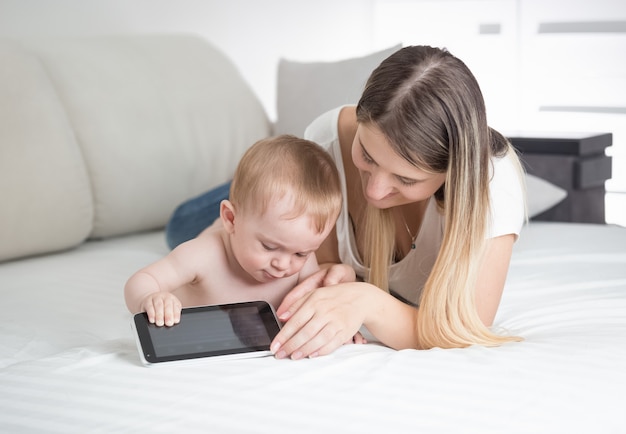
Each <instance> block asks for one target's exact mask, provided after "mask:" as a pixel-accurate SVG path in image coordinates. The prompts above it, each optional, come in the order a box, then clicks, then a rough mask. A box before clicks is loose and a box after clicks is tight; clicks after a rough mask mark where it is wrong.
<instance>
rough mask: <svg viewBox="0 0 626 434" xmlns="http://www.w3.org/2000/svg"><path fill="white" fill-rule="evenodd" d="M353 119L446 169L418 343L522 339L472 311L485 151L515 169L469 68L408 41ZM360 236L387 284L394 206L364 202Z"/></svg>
mask: <svg viewBox="0 0 626 434" xmlns="http://www.w3.org/2000/svg"><path fill="white" fill-rule="evenodd" d="M357 120H358V122H359V123H363V124H368V123H369V124H372V125H375V126H376V127H377V128H378V129H379V130H380V131H382V132H383V134H385V136H386V137H387V139H388V141H389V143H390V144H391V146H392V147H393V149H394V151H395V152H396V153H398V155H400V156H402V157H404V158H405V159H406V160H407V161H409V162H411V163H412V164H413V165H415V166H416V167H418V168H420V169H422V170H425V171H428V172H431V173H445V174H446V178H445V182H444V184H443V186H442V187H441V188H440V189H439V190H438V191H437V192H436V193H435V199H436V201H437V205H438V206H439V208H440V210H442V212H443V214H444V235H443V240H442V244H441V248H440V250H439V253H438V256H437V259H436V261H435V264H434V266H433V269H432V270H431V273H430V275H429V277H428V279H427V281H426V283H425V286H424V288H423V291H422V295H421V298H420V303H419V310H420V314H419V316H418V324H417V335H418V343H417V345H418V346H419V347H420V348H431V347H442V348H454V347H466V346H469V345H473V344H481V345H499V344H501V343H504V342H508V341H515V340H519V338H517V337H512V336H500V335H498V334H495V333H493V332H492V331H491V330H490V329H489V328H488V327H486V326H485V325H484V324H483V323H482V321H481V319H480V318H479V316H478V312H477V309H476V303H475V285H476V282H477V277H478V272H479V267H480V264H481V259H482V257H483V254H484V250H485V245H486V235H487V225H488V224H489V218H490V215H491V214H490V200H489V178H490V164H491V157H492V156H504V155H505V154H507V153H511V155H512V156H511V158H514V160H515V161H517V163H518V166H519V167H520V170H521V165H519V160H518V159H517V156H516V154H515V151H514V150H513V148H512V147H511V145H510V144H509V143H508V141H507V140H506V139H505V138H504V137H503V136H502V135H501V134H500V133H498V132H497V131H495V130H493V129H491V128H489V127H488V126H487V118H486V110H485V105H484V100H483V97H482V93H481V91H480V88H479V86H478V83H477V82H476V79H475V78H474V76H473V74H472V73H471V72H470V70H469V69H468V68H467V67H466V65H465V64H464V63H463V62H462V61H460V60H459V59H458V58H456V57H454V56H453V55H452V54H450V53H449V52H448V51H446V50H444V49H438V48H433V47H428V46H411V47H405V48H403V49H401V50H399V51H398V52H396V53H394V54H393V55H391V56H390V57H389V58H387V59H386V60H385V61H383V62H382V63H381V65H380V66H379V67H378V68H376V69H375V70H374V72H373V73H372V75H371V76H370V78H369V80H368V82H367V84H366V87H365V91H364V93H363V95H362V97H361V99H360V100H359V103H358V106H357ZM362 235H363V237H364V244H363V246H364V247H363V248H364V260H365V265H366V266H368V267H369V269H370V272H369V276H368V281H369V282H370V283H372V284H374V285H376V286H378V287H380V288H382V289H384V290H387V291H388V290H389V289H388V275H389V265H390V264H391V263H392V260H393V254H394V251H395V227H394V223H393V218H392V215H391V210H390V209H386V210H385V209H376V208H374V207H371V206H368V209H367V211H366V215H365V221H364V229H363V233H362ZM416 290H419V288H416Z"/></svg>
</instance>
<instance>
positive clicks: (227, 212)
mask: <svg viewBox="0 0 626 434" xmlns="http://www.w3.org/2000/svg"><path fill="white" fill-rule="evenodd" d="M220 219H221V220H222V225H223V226H224V229H226V232H227V233H229V234H230V233H232V232H233V231H234V230H235V206H234V205H233V204H232V202H231V201H230V200H228V199H224V200H223V201H222V202H220Z"/></svg>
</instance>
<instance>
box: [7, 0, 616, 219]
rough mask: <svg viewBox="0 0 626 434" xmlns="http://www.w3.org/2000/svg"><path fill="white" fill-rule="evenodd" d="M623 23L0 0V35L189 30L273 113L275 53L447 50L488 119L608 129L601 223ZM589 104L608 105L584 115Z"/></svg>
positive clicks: (400, 11) (266, 2)
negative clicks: (575, 26)
mask: <svg viewBox="0 0 626 434" xmlns="http://www.w3.org/2000/svg"><path fill="white" fill-rule="evenodd" d="M590 21H600V22H604V23H605V24H606V23H607V22H608V23H611V22H615V23H617V24H616V25H617V31H616V32H607V33H602V32H600V33H594V32H588V33H585V32H582V33H576V32H573V33H567V32H566V33H563V34H541V32H539V31H538V29H539V27H540V26H541V25H542V23H546V22H547V23H559V22H574V23H577V22H578V23H581V22H582V23H583V24H584V23H585V22H590ZM620 26H621V27H620ZM623 26H626V1H624V0H221V1H220V0H0V36H11V37H24V36H48V35H73V34H87V35H90V34H102V33H114V32H133V33H145V32H192V33H197V34H200V35H202V36H204V37H205V38H206V39H208V40H210V41H212V42H213V43H214V44H215V45H217V46H218V47H219V48H221V49H222V50H223V51H224V52H226V53H227V54H228V55H229V56H230V57H231V58H232V59H233V61H234V62H235V63H236V64H237V65H238V66H239V68H240V70H241V72H242V74H243V75H244V77H245V78H246V79H247V81H248V82H249V83H250V84H251V86H252V88H253V89H254V90H255V92H256V93H257V94H258V95H259V97H260V98H261V101H262V102H263V104H264V106H265V108H266V110H267V112H268V115H269V116H270V118H272V119H275V116H276V114H275V113H276V109H275V104H276V98H275V92H276V71H277V66H278V59H279V58H280V57H286V58H289V59H292V60H302V61H311V60H329V61H330V60H336V59H342V58H346V57H353V56H359V55H363V54H366V53H369V52H372V51H375V50H379V49H382V48H386V47H388V46H391V45H394V44H396V43H399V42H401V43H403V44H405V45H408V44H429V45H436V46H446V47H448V48H449V49H450V50H451V51H452V52H453V53H454V54H456V55H458V56H459V57H460V58H461V59H463V60H464V61H465V62H466V63H467V64H468V66H469V67H470V68H471V69H472V70H473V71H474V73H475V74H476V76H477V78H478V80H479V82H480V84H481V87H482V89H483V93H484V94H485V100H486V103H487V109H488V115H489V119H490V123H491V124H492V126H494V127H496V128H498V129H501V130H503V131H504V132H508V131H514V130H522V131H524V130H525V131H546V130H548V131H550V130H551V131H585V132H587V131H592V132H593V131H597V132H606V131H611V132H613V134H614V146H613V148H614V149H612V150H611V151H610V152H611V153H612V155H613V157H614V166H613V175H614V179H613V180H610V181H609V182H607V189H608V190H609V191H612V192H614V194H612V195H611V194H609V195H608V196H607V197H608V198H611V203H609V201H608V200H607V219H608V220H609V221H612V222H616V221H618V220H620V221H622V222H624V223H626V113H622V112H621V111H620V110H622V111H625V110H626V54H624V53H626V29H624V28H623ZM485 28H486V29H487V31H482V30H484V29H485ZM492 30H493V31H492ZM555 106H556V107H558V106H572V107H575V108H576V107H579V108H580V107H583V110H582V111H576V110H574V111H573V112H568V111H559V110H557V111H554V110H553V109H551V107H552V108H553V107H555ZM546 107H547V108H548V109H547V110H546ZM585 107H591V111H588V112H585ZM598 107H599V108H601V109H607V108H608V109H613V108H615V109H616V110H617V112H613V113H594V111H593V110H595V108H598ZM616 201H617V202H616ZM618 202H619V203H621V205H619V206H617V207H616V205H615V203H618Z"/></svg>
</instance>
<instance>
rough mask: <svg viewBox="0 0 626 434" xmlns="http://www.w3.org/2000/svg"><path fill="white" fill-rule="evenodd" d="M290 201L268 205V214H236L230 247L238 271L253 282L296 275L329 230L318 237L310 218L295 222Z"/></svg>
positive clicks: (302, 216) (300, 217) (285, 199)
mask: <svg viewBox="0 0 626 434" xmlns="http://www.w3.org/2000/svg"><path fill="white" fill-rule="evenodd" d="M291 211H292V205H291V199H290V198H289V197H284V198H282V199H280V200H277V201H276V200H275V201H272V202H271V203H270V206H269V207H268V209H267V211H266V212H265V213H263V214H258V213H251V212H247V213H238V214H237V216H236V218H235V230H234V232H233V234H232V235H231V246H232V249H233V253H234V254H235V257H236V258H237V260H238V261H239V264H240V265H241V267H242V268H243V269H244V270H245V271H246V272H247V273H248V274H250V276H252V277H253V278H254V279H255V280H256V281H258V282H261V283H267V282H271V281H274V280H276V279H281V278H284V277H289V276H292V275H294V274H296V273H298V272H299V271H300V270H301V269H302V267H303V266H304V264H305V263H306V261H307V259H308V258H309V256H310V255H312V254H314V253H315V251H316V250H317V249H318V248H319V247H320V245H321V244H322V242H323V241H324V240H325V239H326V237H327V236H328V234H329V233H330V231H331V229H332V225H328V227H327V228H325V229H324V231H323V232H321V233H318V231H317V230H316V228H315V225H314V224H313V221H312V219H311V217H310V216H308V215H306V214H303V215H300V216H298V217H296V218H293V217H289V218H287V217H285V216H290V215H291V214H292V212H291Z"/></svg>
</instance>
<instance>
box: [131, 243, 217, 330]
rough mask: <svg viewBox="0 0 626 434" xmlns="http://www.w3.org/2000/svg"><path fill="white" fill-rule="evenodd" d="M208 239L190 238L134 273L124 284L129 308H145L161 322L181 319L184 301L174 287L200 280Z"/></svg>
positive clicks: (143, 309) (142, 310)
mask: <svg viewBox="0 0 626 434" xmlns="http://www.w3.org/2000/svg"><path fill="white" fill-rule="evenodd" d="M206 243H207V241H206V239H200V238H196V239H193V240H190V241H188V242H186V243H183V244H181V245H180V246H178V247H177V248H175V249H174V250H172V251H171V252H170V253H169V254H168V255H167V256H165V257H164V258H162V259H159V260H158V261H156V262H154V263H152V264H150V265H148V266H147V267H144V268H142V269H141V270H139V271H137V272H136V273H135V274H133V275H132V276H131V277H130V278H129V279H128V281H127V282H126V285H125V286H124V298H125V301H126V306H127V307H128V310H129V311H130V312H131V313H137V312H144V311H145V312H146V314H147V315H148V320H149V321H150V322H152V323H155V324H156V325H158V326H162V325H167V326H171V325H174V324H177V323H178V322H180V312H181V309H182V303H181V300H180V299H179V298H178V297H177V296H176V295H175V294H174V293H173V291H174V290H176V289H178V288H181V287H183V286H185V285H188V284H191V283H193V282H195V281H197V280H198V278H199V276H198V273H197V270H200V269H202V267H201V264H202V263H204V264H206V262H204V261H203V259H206V258H204V257H205V255H204V254H203V252H206V247H205V244H206Z"/></svg>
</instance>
